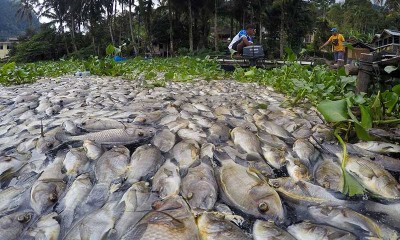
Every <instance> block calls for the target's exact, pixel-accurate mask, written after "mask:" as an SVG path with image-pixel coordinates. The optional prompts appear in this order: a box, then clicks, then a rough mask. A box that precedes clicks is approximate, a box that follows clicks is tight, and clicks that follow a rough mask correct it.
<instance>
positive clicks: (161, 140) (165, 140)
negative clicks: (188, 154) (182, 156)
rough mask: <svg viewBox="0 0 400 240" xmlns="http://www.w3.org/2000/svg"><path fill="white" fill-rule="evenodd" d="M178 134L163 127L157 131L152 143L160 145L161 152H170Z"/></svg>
mask: <svg viewBox="0 0 400 240" xmlns="http://www.w3.org/2000/svg"><path fill="white" fill-rule="evenodd" d="M175 141H176V135H175V133H173V132H171V131H170V130H168V129H163V130H161V131H160V132H157V133H156V135H155V136H154V138H153V139H152V143H153V145H154V146H156V147H158V149H160V151H161V152H168V151H169V150H171V149H172V147H173V146H174V145H175Z"/></svg>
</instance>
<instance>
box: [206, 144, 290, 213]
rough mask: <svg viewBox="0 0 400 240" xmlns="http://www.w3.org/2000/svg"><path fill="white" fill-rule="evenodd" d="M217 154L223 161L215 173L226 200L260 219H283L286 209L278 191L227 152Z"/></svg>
mask: <svg viewBox="0 0 400 240" xmlns="http://www.w3.org/2000/svg"><path fill="white" fill-rule="evenodd" d="M214 155H215V156H216V158H217V159H218V161H219V162H220V164H221V165H220V166H217V167H216V168H215V173H216V179H217V182H218V186H219V189H220V194H221V198H222V199H223V201H224V202H226V203H227V204H228V205H230V206H232V207H235V208H237V209H239V210H241V211H242V212H244V213H246V214H250V215H252V216H254V217H257V218H264V219H267V220H268V219H272V220H277V221H281V220H283V217H284V210H283V207H282V203H281V200H280V198H279V196H278V194H277V192H276V191H275V190H274V189H273V188H271V187H270V186H269V185H268V183H267V182H266V181H265V180H263V179H262V178H260V176H259V175H258V174H257V172H256V171H252V170H251V169H249V168H246V167H244V166H241V165H239V164H237V163H235V162H234V161H233V160H232V159H231V158H230V157H229V155H227V154H226V153H224V152H219V151H216V152H214ZM237 186H241V187H240V188H238V187H237Z"/></svg>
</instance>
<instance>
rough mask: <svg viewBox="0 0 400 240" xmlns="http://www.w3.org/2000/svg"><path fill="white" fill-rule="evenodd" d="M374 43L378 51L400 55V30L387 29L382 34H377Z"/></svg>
mask: <svg viewBox="0 0 400 240" xmlns="http://www.w3.org/2000/svg"><path fill="white" fill-rule="evenodd" d="M372 44H373V45H374V47H375V49H376V52H382V51H385V52H387V53H390V54H393V55H400V31H398V30H389V29H385V30H383V32H382V33H381V34H375V36H374V38H373V39H372Z"/></svg>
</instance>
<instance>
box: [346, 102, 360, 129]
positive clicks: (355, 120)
mask: <svg viewBox="0 0 400 240" xmlns="http://www.w3.org/2000/svg"><path fill="white" fill-rule="evenodd" d="M346 103H347V113H348V114H349V116H350V118H351V119H352V120H353V121H354V122H356V123H358V119H357V118H356V116H354V114H353V112H352V111H351V107H352V106H353V104H352V103H351V101H350V98H346Z"/></svg>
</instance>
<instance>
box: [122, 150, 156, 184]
mask: <svg viewBox="0 0 400 240" xmlns="http://www.w3.org/2000/svg"><path fill="white" fill-rule="evenodd" d="M163 162H164V157H163V156H162V155H161V151H160V150H158V148H156V147H155V146H152V145H142V146H140V147H138V148H136V150H135V152H133V154H132V156H131V160H130V163H129V167H128V170H127V173H126V181H128V182H130V183H134V182H137V181H139V180H148V179H149V178H151V177H152V176H154V174H155V173H156V172H157V170H158V169H159V168H160V166H161V165H162V164H163Z"/></svg>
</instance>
